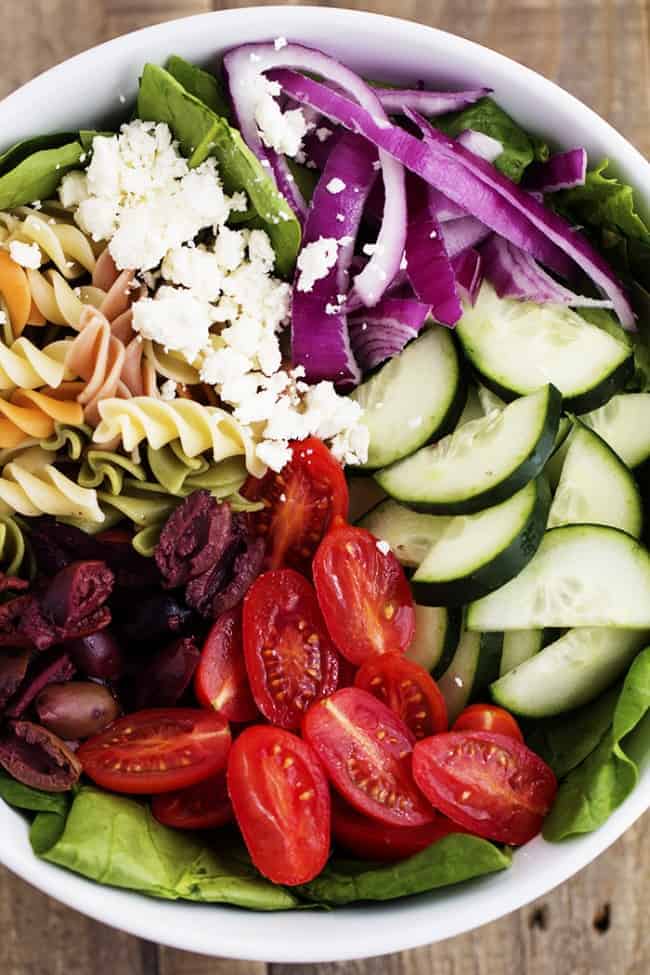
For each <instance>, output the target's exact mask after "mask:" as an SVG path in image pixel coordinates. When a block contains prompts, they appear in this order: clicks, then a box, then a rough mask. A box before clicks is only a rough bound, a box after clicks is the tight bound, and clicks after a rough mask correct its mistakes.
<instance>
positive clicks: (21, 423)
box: [0, 383, 84, 448]
mask: <svg viewBox="0 0 650 975" xmlns="http://www.w3.org/2000/svg"><path fill="white" fill-rule="evenodd" d="M78 393H79V384H78V383H62V384H61V386H59V388H58V389H56V390H50V389H48V390H47V392H42V393H41V392H37V391H36V390H34V389H15V390H14V391H13V393H12V394H11V397H10V399H9V400H3V399H0V447H2V448H6V447H17V446H19V445H20V444H22V443H24V442H25V441H27V440H30V439H32V438H33V439H37V440H42V439H44V438H45V437H50V436H51V435H52V434H53V433H54V428H55V424H56V423H64V424H66V425H67V426H79V425H80V424H81V423H83V419H84V416H83V409H82V407H81V405H80V404H79V403H77V402H76V401H75V399H76V396H77V394H78Z"/></svg>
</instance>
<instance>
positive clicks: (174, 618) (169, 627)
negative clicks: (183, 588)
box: [120, 590, 193, 646]
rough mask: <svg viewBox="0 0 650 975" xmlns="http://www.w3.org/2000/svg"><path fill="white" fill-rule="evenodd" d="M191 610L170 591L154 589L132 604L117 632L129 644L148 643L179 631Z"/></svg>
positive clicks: (186, 624)
mask: <svg viewBox="0 0 650 975" xmlns="http://www.w3.org/2000/svg"><path fill="white" fill-rule="evenodd" d="M192 616H193V614H192V610H191V609H189V608H188V607H187V606H186V605H185V603H183V602H181V601H180V600H179V599H178V598H176V596H173V595H171V593H164V592H161V591H160V590H158V591H157V592H154V593H152V594H151V595H150V596H148V597H147V598H145V599H142V600H138V602H137V604H136V605H135V606H133V607H132V610H131V614H130V617H129V619H128V620H125V622H124V623H123V624H122V626H121V628H120V633H122V634H123V635H124V637H125V638H126V640H128V641H129V642H130V643H131V642H132V643H145V644H148V645H149V646H151V645H152V644H154V645H155V644H156V642H157V641H158V640H164V639H166V638H167V639H169V637H171V636H173V635H175V634H179V633H182V632H183V631H184V630H185V629H186V628H187V626H188V625H189V623H190V621H191V619H192Z"/></svg>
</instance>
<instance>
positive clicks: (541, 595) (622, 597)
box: [467, 525, 650, 631]
mask: <svg viewBox="0 0 650 975" xmlns="http://www.w3.org/2000/svg"><path fill="white" fill-rule="evenodd" d="M467 626H468V628H469V629H471V630H481V631H482V630H532V629H538V628H540V627H545V626H560V627H572V626H615V627H622V628H624V629H639V630H640V629H644V628H645V627H650V554H648V551H647V550H646V549H645V548H644V547H643V545H641V544H640V542H638V541H637V540H636V539H635V538H632V537H631V536H630V535H627V534H626V533H625V532H622V531H619V530H618V529H617V528H609V527H606V526H605V525H565V526H564V527H563V528H553V529H552V530H551V531H548V532H546V534H545V535H544V537H543V539H542V543H541V545H540V546H539V548H538V550H537V553H536V555H535V556H534V558H533V559H531V561H530V562H529V563H528V565H527V566H526V567H525V569H523V571H522V572H520V573H519V575H518V576H516V578H514V579H511V580H510V582H508V583H506V585H505V586H502V587H501V589H497V590H496V592H492V593H490V594H489V595H488V596H484V597H483V599H479V600H477V601H476V602H474V603H472V605H471V606H470V607H469V608H468V611H467Z"/></svg>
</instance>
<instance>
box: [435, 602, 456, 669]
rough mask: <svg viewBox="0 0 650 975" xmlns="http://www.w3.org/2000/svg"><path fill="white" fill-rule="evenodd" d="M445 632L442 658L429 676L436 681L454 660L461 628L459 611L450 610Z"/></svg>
mask: <svg viewBox="0 0 650 975" xmlns="http://www.w3.org/2000/svg"><path fill="white" fill-rule="evenodd" d="M447 621H448V625H447V632H446V633H445V645H444V647H443V650H442V656H441V657H440V660H439V661H438V663H437V664H436V666H435V667H434V668H433V670H432V671H431V676H432V677H433V678H434V680H438V678H439V677H442V675H443V674H444V672H445V671H446V670H447V668H448V667H449V664H450V663H451V662H452V660H453V659H454V654H455V653H456V648H457V646H458V644H459V643H460V635H461V632H462V626H463V614H462V612H461V611H460V610H459V609H454V608H450V609H449V613H448V615H447Z"/></svg>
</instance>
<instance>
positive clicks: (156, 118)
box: [137, 64, 300, 275]
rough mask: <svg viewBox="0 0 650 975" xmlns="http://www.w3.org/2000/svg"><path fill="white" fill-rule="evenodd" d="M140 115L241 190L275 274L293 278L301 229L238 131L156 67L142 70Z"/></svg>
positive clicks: (192, 159) (193, 160)
mask: <svg viewBox="0 0 650 975" xmlns="http://www.w3.org/2000/svg"><path fill="white" fill-rule="evenodd" d="M137 112H138V116H139V117H140V118H142V119H145V120H148V121H153V122H166V123H167V124H168V125H169V127H170V129H171V130H172V132H173V134H174V137H175V138H176V139H178V142H179V144H180V147H181V150H182V151H183V153H184V154H185V155H186V156H188V157H189V163H190V166H199V165H200V164H201V163H202V162H203V161H204V160H205V159H207V158H208V156H213V157H214V158H215V159H216V161H217V164H218V166H219V173H220V176H221V179H222V181H223V185H224V188H225V190H226V192H227V193H229V194H231V193H235V192H238V191H241V190H243V191H244V192H245V193H246V194H247V197H248V199H249V201H250V203H251V205H252V207H253V209H254V211H255V214H256V218H255V220H254V221H253V223H254V224H255V225H257V226H261V227H263V229H264V230H266V232H267V233H268V235H269V237H270V239H271V243H272V244H273V249H274V250H275V256H276V269H277V271H278V273H279V274H282V275H289V274H291V273H292V271H293V268H294V265H295V262H296V258H297V256H298V251H299V249H300V224H299V223H298V220H297V219H296V216H295V214H294V213H293V211H292V210H291V209H290V207H289V206H288V204H287V202H286V200H285V199H284V197H283V196H282V195H281V194H280V193H279V192H278V190H277V188H276V186H275V183H274V182H273V180H272V179H271V177H270V176H269V175H268V174H267V173H266V171H265V170H264V167H263V166H262V165H261V163H260V161H259V160H258V159H257V157H256V156H255V155H254V154H253V153H252V152H251V151H250V149H249V148H248V146H247V145H246V143H245V142H244V140H243V139H242V137H241V135H240V134H239V132H238V131H237V129H235V128H233V127H232V126H231V125H229V124H228V122H227V121H226V119H225V118H223V117H222V116H220V115H217V114H216V113H215V112H214V111H213V110H212V109H211V108H210V107H209V106H208V105H207V104H205V103H204V102H203V101H201V100H200V99H199V98H196V97H195V96H194V95H193V94H190V92H188V91H187V90H186V89H185V88H184V87H183V85H181V84H180V83H179V82H178V81H177V80H176V78H175V77H173V76H172V75H171V74H170V73H169V72H168V71H165V69H164V68H161V67H159V66H158V65H155V64H147V65H145V68H144V71H143V73H142V78H141V79H140V89H139V92H138V106H137Z"/></svg>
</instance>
